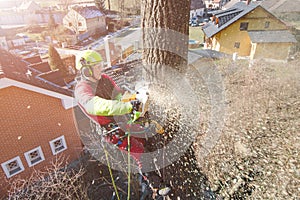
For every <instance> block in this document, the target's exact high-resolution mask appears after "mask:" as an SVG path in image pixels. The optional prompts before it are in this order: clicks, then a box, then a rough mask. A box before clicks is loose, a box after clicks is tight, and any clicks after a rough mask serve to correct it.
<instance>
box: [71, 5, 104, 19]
mask: <svg viewBox="0 0 300 200" xmlns="http://www.w3.org/2000/svg"><path fill="white" fill-rule="evenodd" d="M73 10H75V11H76V12H78V13H79V14H80V15H81V16H83V17H84V18H86V19H91V18H95V17H101V16H103V15H104V14H103V13H102V12H101V11H100V10H99V9H98V8H97V7H96V6H86V7H79V6H77V7H73Z"/></svg>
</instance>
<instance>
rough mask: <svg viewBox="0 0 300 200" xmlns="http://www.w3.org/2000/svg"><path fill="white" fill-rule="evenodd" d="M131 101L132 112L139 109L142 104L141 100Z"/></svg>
mask: <svg viewBox="0 0 300 200" xmlns="http://www.w3.org/2000/svg"><path fill="white" fill-rule="evenodd" d="M130 103H131V105H132V112H134V111H139V109H140V106H141V102H140V101H139V100H131V101H130Z"/></svg>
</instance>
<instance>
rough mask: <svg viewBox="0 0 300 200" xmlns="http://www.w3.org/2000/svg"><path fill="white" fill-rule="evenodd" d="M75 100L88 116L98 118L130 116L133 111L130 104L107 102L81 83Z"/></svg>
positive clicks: (78, 85) (85, 84)
mask: <svg viewBox="0 0 300 200" xmlns="http://www.w3.org/2000/svg"><path fill="white" fill-rule="evenodd" d="M74 94H75V99H76V100H77V102H78V103H79V104H80V105H81V106H82V107H83V108H84V109H85V111H86V112H87V113H88V114H91V115H98V116H114V115H124V114H128V113H130V112H131V110H132V105H131V103H130V102H121V101H118V100H107V99H103V98H101V97H98V96H95V95H94V94H93V90H92V87H91V86H90V85H89V84H87V83H84V82H79V83H78V84H77V85H76V87H75V91H74Z"/></svg>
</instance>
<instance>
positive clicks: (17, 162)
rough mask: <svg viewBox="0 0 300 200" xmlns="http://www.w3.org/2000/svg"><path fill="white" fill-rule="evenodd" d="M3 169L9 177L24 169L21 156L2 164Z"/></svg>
mask: <svg viewBox="0 0 300 200" xmlns="http://www.w3.org/2000/svg"><path fill="white" fill-rule="evenodd" d="M1 166H2V169H3V171H4V172H5V175H6V176H7V178H10V177H12V176H14V175H16V174H18V173H20V172H22V171H24V166H23V164H22V161H21V159H20V157H19V156H17V157H15V158H13V159H11V160H9V161H7V162H5V163H2V164H1Z"/></svg>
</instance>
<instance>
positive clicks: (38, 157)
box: [24, 147, 45, 167]
mask: <svg viewBox="0 0 300 200" xmlns="http://www.w3.org/2000/svg"><path fill="white" fill-rule="evenodd" d="M24 155H25V158H26V161H27V163H28V166H29V167H31V166H33V165H36V164H38V163H40V162H42V161H43V160H45V157H44V154H43V151H42V148H41V147H37V148H35V149H32V150H30V151H27V152H26V153H24Z"/></svg>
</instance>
